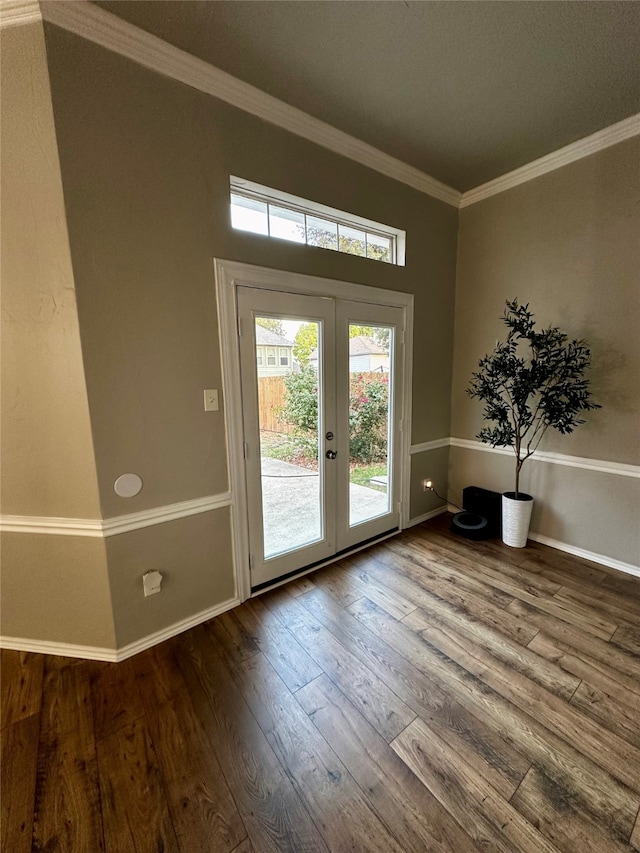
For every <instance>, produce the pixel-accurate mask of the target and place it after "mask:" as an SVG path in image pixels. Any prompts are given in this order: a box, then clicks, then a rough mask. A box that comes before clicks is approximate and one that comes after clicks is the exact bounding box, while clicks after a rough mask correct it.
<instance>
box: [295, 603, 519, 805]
mask: <svg viewBox="0 0 640 853" xmlns="http://www.w3.org/2000/svg"><path fill="white" fill-rule="evenodd" d="M299 600H300V601H301V603H302V604H303V605H304V606H305V607H306V608H307V609H308V610H309V612H310V613H312V615H314V616H315V617H316V618H317V619H318V621H320V622H322V624H323V625H324V626H325V627H326V628H328V629H329V630H330V631H331V633H332V634H333V635H334V636H335V637H336V639H338V640H340V642H342V644H343V645H345V646H348V647H349V648H350V649H351V651H352V653H353V654H354V655H356V656H357V657H358V659H359V660H360V661H362V663H364V664H365V665H366V666H367V667H368V668H369V669H371V671H372V672H375V673H376V674H377V675H378V676H379V678H380V679H381V680H382V681H384V682H385V683H386V684H387V685H388V686H389V687H390V688H391V690H393V691H394V692H395V693H396V694H397V695H398V696H400V697H401V698H402V699H403V700H404V701H405V702H406V703H407V705H408V706H409V707H410V708H412V709H413V710H414V711H415V712H416V714H418V715H420V716H421V717H422V718H423V719H426V720H428V721H429V724H430V725H431V726H432V727H433V728H434V730H435V731H436V732H438V733H439V734H440V736H441V737H442V738H443V739H444V740H446V741H447V743H448V744H449V745H450V746H451V747H452V749H454V750H455V751H456V752H459V753H460V754H461V755H462V756H463V757H465V758H466V760H467V761H468V762H469V763H471V764H472V765H473V766H474V767H476V768H477V769H478V771H479V772H480V773H482V775H484V776H485V778H486V779H488V780H489V781H490V782H491V784H492V785H493V786H494V787H495V788H496V790H498V791H500V792H501V793H502V794H503V795H504V796H505V797H506V798H508V797H510V796H511V794H513V792H514V791H515V789H516V788H517V786H518V785H519V783H520V781H521V780H522V778H523V777H524V774H525V773H526V772H527V770H528V769H529V766H530V763H531V762H530V761H528V760H526V759H525V758H523V756H522V755H521V754H520V753H519V752H517V751H516V750H515V749H514V748H513V747H512V746H510V745H509V744H508V743H507V742H506V741H505V740H504V739H503V738H502V737H501V736H500V734H498V733H497V732H496V731H494V730H492V729H491V728H490V727H489V726H487V725H486V724H485V723H484V722H483V721H482V720H481V719H479V718H478V717H476V716H474V715H473V714H471V713H469V711H468V710H466V709H465V708H463V707H462V706H461V705H460V704H459V703H458V702H456V701H454V700H453V699H452V698H451V697H450V696H448V695H447V694H446V693H444V692H443V691H442V690H440V688H439V687H438V686H437V685H436V684H435V683H434V682H433V680H431V679H430V678H428V677H427V676H426V675H425V674H424V673H423V672H420V670H418V669H417V668H416V667H414V666H413V665H412V664H410V663H409V662H408V661H407V660H406V658H404V657H403V656H402V655H400V654H398V652H397V651H396V650H395V649H393V648H392V647H391V646H389V645H388V644H387V643H385V642H384V641H382V640H381V639H380V638H379V637H378V636H377V635H376V634H374V633H373V632H372V631H370V630H369V629H368V628H367V627H366V626H365V625H363V624H362V623H361V622H359V621H358V620H357V619H356V618H355V617H354V616H352V615H351V614H350V613H349V612H348V611H344V610H342V609H339V608H338V606H337V605H336V604H335V603H334V602H332V601H331V600H329V599H328V598H327V597H323V592H322V590H321V589H316V590H314V591H313V592H310V593H307V594H306V595H304V596H302V597H301V598H300V599H299Z"/></svg>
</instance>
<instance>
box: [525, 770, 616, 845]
mask: <svg viewBox="0 0 640 853" xmlns="http://www.w3.org/2000/svg"><path fill="white" fill-rule="evenodd" d="M511 803H512V805H513V806H514V807H515V808H516V809H517V810H518V811H519V812H520V814H522V815H523V816H524V817H525V818H526V819H527V820H528V821H530V823H532V824H533V825H534V826H535V827H537V828H538V829H539V830H540V832H541V833H542V835H544V836H545V838H547V839H548V840H549V841H550V842H551V843H552V844H555V845H556V847H557V848H558V849H559V850H562V851H565V853H574V851H576V850H579V851H580V853H633V850H632V848H631V847H630V846H629V844H627V843H625V841H622V840H620V839H615V838H612V837H610V836H608V835H607V834H605V833H604V832H603V831H602V829H601V827H600V826H598V825H597V824H596V823H594V821H593V820H591V818H590V817H589V815H586V814H584V813H582V812H580V811H579V810H578V809H576V807H575V802H574V801H573V800H572V799H571V795H570V793H569V792H568V791H566V790H565V789H564V788H561V787H560V786H559V785H557V784H556V783H555V782H553V781H552V780H551V779H549V778H547V777H546V776H545V775H544V773H541V772H540V770H538V768H536V767H532V768H531V770H530V771H529V772H528V773H527V775H526V776H525V778H524V780H523V782H522V784H521V785H520V787H519V788H518V790H517V791H516V793H515V795H514V796H513V798H512V800H511Z"/></svg>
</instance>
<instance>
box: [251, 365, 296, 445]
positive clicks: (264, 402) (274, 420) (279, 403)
mask: <svg viewBox="0 0 640 853" xmlns="http://www.w3.org/2000/svg"><path fill="white" fill-rule="evenodd" d="M284 398H285V389H284V376H261V377H259V379H258V407H259V410H260V429H261V430H267V431H268V432H285V433H289V432H292V431H293V427H292V426H291V424H288V423H287V422H286V421H283V420H280V417H279V415H280V412H281V410H282V407H283V406H284Z"/></svg>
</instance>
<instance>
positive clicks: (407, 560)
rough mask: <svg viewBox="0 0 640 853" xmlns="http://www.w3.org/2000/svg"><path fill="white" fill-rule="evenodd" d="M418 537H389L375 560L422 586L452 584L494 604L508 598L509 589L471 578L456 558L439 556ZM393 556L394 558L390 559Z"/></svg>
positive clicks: (509, 595) (497, 604)
mask: <svg viewBox="0 0 640 853" xmlns="http://www.w3.org/2000/svg"><path fill="white" fill-rule="evenodd" d="M423 544H424V543H423V542H422V540H416V541H415V542H404V541H403V540H395V539H389V540H388V541H387V542H385V543H384V544H383V546H382V549H383V550H382V553H381V555H380V556H379V557H376V558H375V559H377V560H379V562H381V563H383V564H384V565H387V566H390V567H391V568H395V569H396V570H400V572H401V573H402V574H404V575H408V576H409V577H411V578H412V579H413V580H415V581H416V583H418V584H420V585H421V586H423V587H424V588H426V589H431V588H432V584H437V585H438V586H439V587H442V588H443V589H446V588H449V587H453V589H455V590H457V591H458V592H464V593H465V594H470V595H474V596H476V597H477V598H480V599H483V600H485V601H486V602H488V603H489V604H493V605H495V606H496V607H499V608H503V607H505V606H506V605H507V604H508V603H509V602H510V601H511V600H512V599H513V595H511V593H510V592H505V591H504V590H502V589H499V588H497V587H496V586H495V585H494V584H492V583H491V582H490V579H485V578H483V577H479V578H478V577H473V576H472V574H471V573H469V572H467V571H462V570H461V568H460V562H459V561H458V560H454V559H449V558H447V557H442V556H440V555H439V554H438V553H437V552H436V551H435V550H429V549H427V548H426V547H423ZM394 556H395V559H394Z"/></svg>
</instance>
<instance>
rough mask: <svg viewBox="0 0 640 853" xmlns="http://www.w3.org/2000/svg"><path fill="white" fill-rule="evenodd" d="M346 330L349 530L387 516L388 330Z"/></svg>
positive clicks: (389, 419)
mask: <svg viewBox="0 0 640 853" xmlns="http://www.w3.org/2000/svg"><path fill="white" fill-rule="evenodd" d="M362 331H363V327H362V326H355V325H350V326H349V526H350V527H354V526H355V525H356V524H361V523H362V522H364V521H369V520H371V519H372V518H377V517H378V516H380V515H384V514H385V513H387V512H389V511H390V509H391V507H390V500H391V483H390V482H389V474H390V471H389V448H390V445H391V417H390V414H391V409H390V400H391V394H392V388H391V381H392V372H391V369H392V365H391V358H390V352H391V346H392V342H393V329H392V328H391V327H389V326H377V327H375V328H373V329H372V334H370V335H363V334H362Z"/></svg>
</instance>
